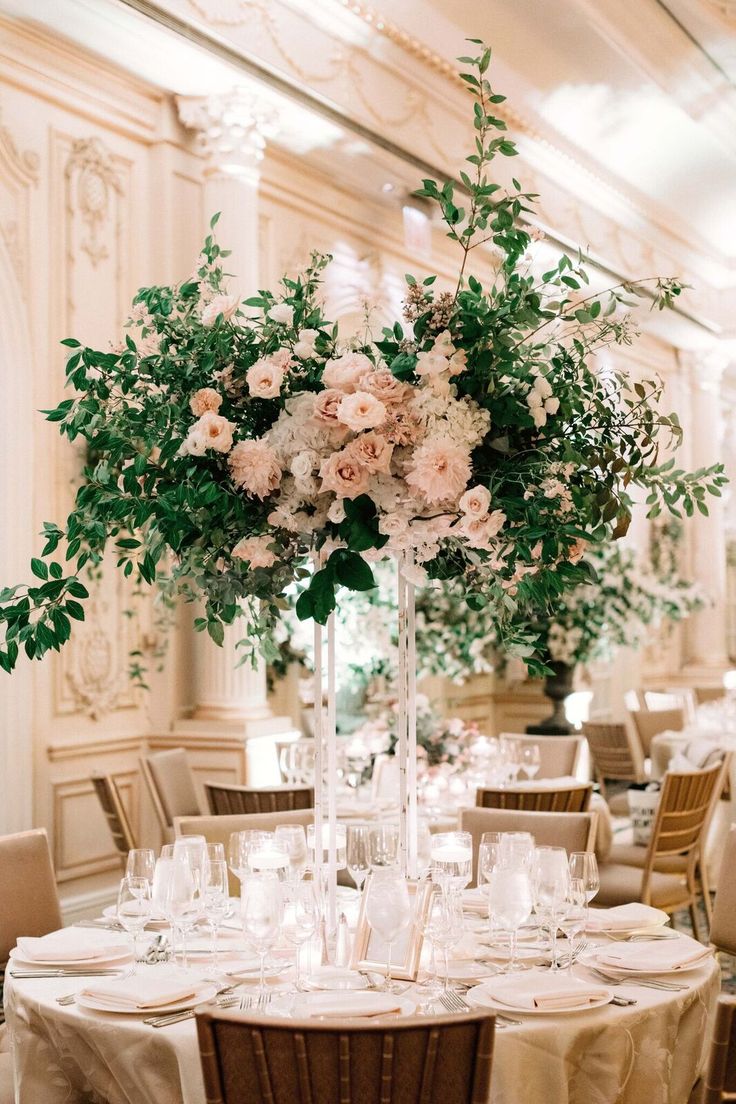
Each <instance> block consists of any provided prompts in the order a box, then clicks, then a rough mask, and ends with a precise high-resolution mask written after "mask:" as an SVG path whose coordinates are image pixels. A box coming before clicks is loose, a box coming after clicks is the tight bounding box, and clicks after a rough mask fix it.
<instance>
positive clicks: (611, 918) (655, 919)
mask: <svg viewBox="0 0 736 1104" xmlns="http://www.w3.org/2000/svg"><path fill="white" fill-rule="evenodd" d="M664 919H665V916H664V915H663V913H662V912H661V911H660V909H655V908H652V906H651V905H642V904H640V903H639V902H636V901H632V902H631V903H630V904H628V905H616V906H615V907H614V908H601V909H591V910H590V913H589V914H588V931H628V930H629V929H630V928H647V927H650V926H652V925H654V924H659V923H662V921H663V920H664Z"/></svg>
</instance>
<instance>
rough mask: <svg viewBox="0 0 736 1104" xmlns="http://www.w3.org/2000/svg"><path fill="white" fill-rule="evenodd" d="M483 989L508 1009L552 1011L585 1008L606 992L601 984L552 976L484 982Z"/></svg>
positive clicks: (600, 998) (607, 994) (524, 976)
mask: <svg viewBox="0 0 736 1104" xmlns="http://www.w3.org/2000/svg"><path fill="white" fill-rule="evenodd" d="M483 988H484V989H485V991H486V992H487V993H490V995H491V996H492V997H493V999H494V1000H496V1001H498V1002H499V1004H505V1005H508V1007H509V1008H517V1009H525V1008H526V1009H529V1010H530V1011H531V1010H533V1009H535V1008H539V1009H543V1010H547V1011H550V1012H553V1011H554V1010H555V1009H557V1008H587V1007H588V1006H589V1005H591V1004H597V1003H598V1001H603V1000H606V998H607V997H608V996H609V994H610V990H609V989H607V988H606V987H605V986H603V985H593V984H590V985H589V984H586V983H585V982H583V981H579V980H578V979H577V978H560V977H557V976H556V975H554V974H536V973H528V974H526V975H523V974H521V975H517V974H515V975H514V976H513V977H504V978H499V979H498V980H495V979H494V980H492V981H484V982H483Z"/></svg>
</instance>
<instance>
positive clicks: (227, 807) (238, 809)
mask: <svg viewBox="0 0 736 1104" xmlns="http://www.w3.org/2000/svg"><path fill="white" fill-rule="evenodd" d="M204 791H205V793H206V795H207V803H208V805H209V809H210V812H211V813H213V814H214V815H215V816H234V815H236V814H238V813H285V812H294V811H295V810H296V809H313V808H314V787H313V786H274V787H273V788H272V789H254V788H253V787H252V786H234V785H228V784H226V783H224V782H205V784H204Z"/></svg>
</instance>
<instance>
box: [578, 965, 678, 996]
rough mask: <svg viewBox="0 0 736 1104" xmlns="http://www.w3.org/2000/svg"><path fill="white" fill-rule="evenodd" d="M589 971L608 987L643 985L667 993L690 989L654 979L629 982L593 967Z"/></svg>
mask: <svg viewBox="0 0 736 1104" xmlns="http://www.w3.org/2000/svg"><path fill="white" fill-rule="evenodd" d="M587 969H588V970H590V971H591V973H593V974H595V975H596V976H597V977H599V978H601V979H602V980H603V981H605V983H606V985H641V986H643V987H644V988H645V989H661V990H663V991H664V992H665V993H684V992H685V990H686V989H687V988H688V986H687V985H676V984H675V983H674V982H671V981H657V980H655V979H654V978H636V979H634V978H632V979H631V980H630V981H629V980H628V979H627V978H617V977H611V976H610V975H609V974H605V973H604V972H603V970H597V969H595V967H593V966H588V967H587Z"/></svg>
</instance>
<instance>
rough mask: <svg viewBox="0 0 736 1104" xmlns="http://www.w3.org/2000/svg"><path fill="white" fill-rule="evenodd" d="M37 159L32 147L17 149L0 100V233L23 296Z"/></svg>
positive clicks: (36, 178) (25, 292) (37, 171)
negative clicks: (31, 197)
mask: <svg viewBox="0 0 736 1104" xmlns="http://www.w3.org/2000/svg"><path fill="white" fill-rule="evenodd" d="M39 164H40V159H39V156H38V153H37V152H36V151H35V150H22V151H21V150H19V149H18V147H17V146H16V143H15V140H14V138H13V135H12V133H11V131H10V128H9V127H7V126H5V125H3V116H2V104H0V237H2V240H3V241H4V243H5V247H6V249H7V251H8V255H9V257H10V259H11V261H12V264H13V268H14V270H15V275H16V278H17V280H18V286H19V287H20V289H21V291H22V293H23V295H24V296H26V297H27V296H28V290H29V289H28V281H29V270H28V263H29V247H30V235H29V227H30V218H29V212H30V193H31V189H32V188H34V187H35V186H37V184H38V173H39Z"/></svg>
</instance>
